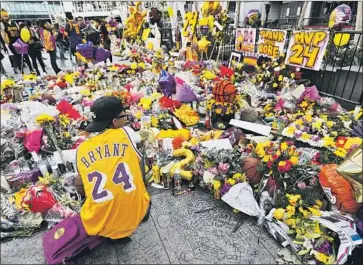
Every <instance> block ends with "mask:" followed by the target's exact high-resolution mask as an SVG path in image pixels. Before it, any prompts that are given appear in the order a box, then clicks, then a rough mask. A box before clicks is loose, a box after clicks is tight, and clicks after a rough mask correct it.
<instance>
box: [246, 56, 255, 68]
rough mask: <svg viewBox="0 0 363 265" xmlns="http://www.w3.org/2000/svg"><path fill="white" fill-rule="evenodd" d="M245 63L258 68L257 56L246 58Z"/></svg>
mask: <svg viewBox="0 0 363 265" xmlns="http://www.w3.org/2000/svg"><path fill="white" fill-rule="evenodd" d="M243 63H244V64H247V65H250V66H256V65H257V57H256V56H245V57H243Z"/></svg>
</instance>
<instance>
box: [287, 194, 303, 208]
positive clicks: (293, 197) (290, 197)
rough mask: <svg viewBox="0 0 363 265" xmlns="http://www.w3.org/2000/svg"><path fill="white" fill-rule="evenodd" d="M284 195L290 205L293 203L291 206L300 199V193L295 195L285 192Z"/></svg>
mask: <svg viewBox="0 0 363 265" xmlns="http://www.w3.org/2000/svg"><path fill="white" fill-rule="evenodd" d="M286 197H287V199H288V201H289V203H290V205H293V206H295V205H296V203H297V202H298V201H299V200H300V199H301V195H300V194H297V195H291V194H286Z"/></svg>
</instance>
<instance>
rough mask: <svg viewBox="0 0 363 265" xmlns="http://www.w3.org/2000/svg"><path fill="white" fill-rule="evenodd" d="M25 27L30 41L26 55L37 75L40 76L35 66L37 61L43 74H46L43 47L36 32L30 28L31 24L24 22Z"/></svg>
mask: <svg viewBox="0 0 363 265" xmlns="http://www.w3.org/2000/svg"><path fill="white" fill-rule="evenodd" d="M25 26H26V27H27V29H28V30H29V31H30V40H29V42H28V45H29V49H28V53H29V56H30V58H31V59H32V63H33V67H34V68H35V71H36V72H37V75H40V71H39V68H38V64H37V60H38V62H39V64H40V66H41V67H42V70H43V73H45V74H46V73H47V71H46V67H45V64H44V61H43V57H42V49H43V45H42V43H41V41H40V38H39V35H38V33H37V32H36V30H35V29H34V28H33V27H32V24H31V22H30V21H29V20H28V21H26V22H25Z"/></svg>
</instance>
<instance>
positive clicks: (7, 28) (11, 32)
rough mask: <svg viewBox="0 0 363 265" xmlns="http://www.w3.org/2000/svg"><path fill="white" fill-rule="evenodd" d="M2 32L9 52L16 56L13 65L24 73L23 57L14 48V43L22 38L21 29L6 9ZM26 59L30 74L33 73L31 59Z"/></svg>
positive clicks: (0, 25) (1, 25)
mask: <svg viewBox="0 0 363 265" xmlns="http://www.w3.org/2000/svg"><path fill="white" fill-rule="evenodd" d="M0 32H1V36H2V38H3V40H4V41H5V43H6V44H7V45H8V47H9V50H10V51H11V53H12V54H13V55H14V62H13V63H14V65H15V67H16V68H18V69H19V70H20V71H23V69H21V66H22V56H21V55H20V54H18V53H17V52H16V50H15V48H14V46H13V45H14V43H15V42H16V41H17V40H18V39H19V37H20V31H19V27H18V25H17V24H16V22H15V21H13V20H10V16H9V14H8V12H7V11H6V10H5V9H1V23H0ZM25 57H26V58H25V60H26V63H27V65H28V66H29V69H30V72H33V67H32V65H31V63H30V60H29V57H28V56H25ZM23 72H24V71H23ZM16 73H17V72H16Z"/></svg>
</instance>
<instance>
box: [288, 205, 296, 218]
mask: <svg viewBox="0 0 363 265" xmlns="http://www.w3.org/2000/svg"><path fill="white" fill-rule="evenodd" d="M286 210H287V217H288V218H291V217H292V216H293V215H294V214H295V206H292V205H288V206H287V207H286Z"/></svg>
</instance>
